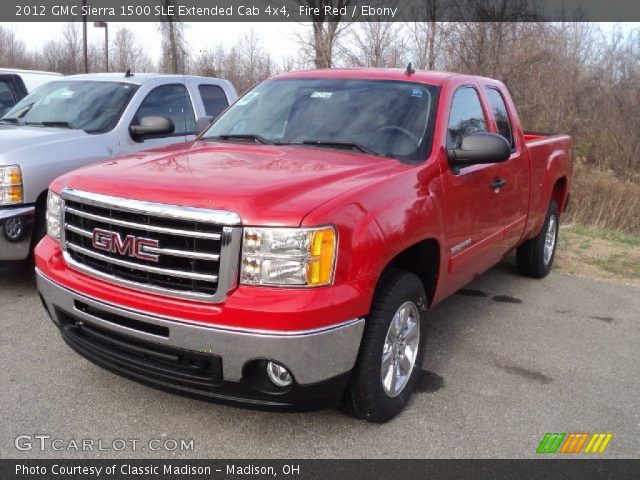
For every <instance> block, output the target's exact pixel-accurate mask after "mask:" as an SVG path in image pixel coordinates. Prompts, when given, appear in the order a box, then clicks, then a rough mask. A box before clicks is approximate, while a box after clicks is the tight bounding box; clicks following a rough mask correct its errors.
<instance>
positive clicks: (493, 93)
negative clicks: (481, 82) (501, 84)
mask: <svg viewBox="0 0 640 480" xmlns="http://www.w3.org/2000/svg"><path fill="white" fill-rule="evenodd" d="M486 90H487V98H488V99H489V105H491V110H492V111H493V117H494V118H495V120H496V125H497V126H498V133H499V134H500V135H502V136H503V137H504V138H506V139H507V141H508V142H509V145H511V147H513V146H514V144H513V130H511V120H509V112H508V111H507V106H506V105H505V103H504V98H502V94H501V93H500V92H499V91H498V90H496V89H495V88H489V87H487V89H486Z"/></svg>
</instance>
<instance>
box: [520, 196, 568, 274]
mask: <svg viewBox="0 0 640 480" xmlns="http://www.w3.org/2000/svg"><path fill="white" fill-rule="evenodd" d="M559 218H560V216H559V214H558V204H557V203H556V202H555V201H553V200H552V201H551V203H550V204H549V209H548V210H547V216H546V218H545V221H544V224H543V225H542V228H541V229H540V233H538V235H537V236H536V237H534V238H532V239H530V240H527V241H526V242H525V243H523V244H522V245H520V246H519V247H518V250H517V251H516V262H517V264H518V271H519V272H520V273H521V274H522V275H525V276H527V277H533V278H544V277H546V276H547V275H548V274H549V272H550V271H551V266H552V265H553V259H554V258H555V255H556V246H557V244H558V231H559V230H560V228H559V226H560V222H559Z"/></svg>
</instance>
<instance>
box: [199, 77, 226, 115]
mask: <svg viewBox="0 0 640 480" xmlns="http://www.w3.org/2000/svg"><path fill="white" fill-rule="evenodd" d="M198 91H199V92H200V96H201V97H202V103H204V111H205V113H206V114H207V115H209V116H212V117H217V116H218V115H220V114H221V113H222V111H223V110H224V109H225V108H227V107H228V106H229V101H228V100H227V96H226V95H225V93H224V90H222V88H220V87H218V86H217V85H198Z"/></svg>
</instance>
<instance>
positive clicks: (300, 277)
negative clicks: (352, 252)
mask: <svg viewBox="0 0 640 480" xmlns="http://www.w3.org/2000/svg"><path fill="white" fill-rule="evenodd" d="M336 245H337V241H336V231H335V229H334V228H333V227H320V228H245V230H244V234H243V238H242V270H241V272H240V282H241V283H244V284H248V285H281V286H310V287H317V286H321V285H328V284H330V283H331V282H332V281H333V273H334V269H335V258H336Z"/></svg>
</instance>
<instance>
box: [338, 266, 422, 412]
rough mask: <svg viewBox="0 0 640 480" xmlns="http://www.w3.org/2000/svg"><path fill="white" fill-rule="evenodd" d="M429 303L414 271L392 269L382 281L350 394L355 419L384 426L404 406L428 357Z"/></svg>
mask: <svg viewBox="0 0 640 480" xmlns="http://www.w3.org/2000/svg"><path fill="white" fill-rule="evenodd" d="M426 302H427V297H426V294H425V291H424V286H423V285H422V282H421V281H420V279H419V278H418V277H417V276H416V275H414V274H412V273H408V272H404V271H400V270H392V271H390V272H388V273H387V274H385V276H384V277H383V279H382V280H381V282H380V286H379V287H378V290H377V292H376V295H375V298H374V301H373V306H372V309H371V313H370V314H369V316H368V317H367V319H366V326H365V331H364V334H363V338H362V344H361V346H360V353H359V355H358V361H357V364H356V367H355V369H354V372H353V374H352V378H351V383H350V386H349V391H348V392H347V396H346V403H347V407H348V409H349V411H350V412H351V413H352V414H353V415H354V416H356V417H358V418H362V419H365V420H367V421H370V422H386V421H387V420H390V419H391V418H393V417H394V416H396V415H397V414H398V413H400V412H401V411H402V410H403V409H404V407H405V406H406V404H407V402H408V401H409V399H410V398H411V394H412V393H413V391H414V389H415V386H416V382H417V380H418V377H419V374H420V368H421V365H422V360H423V358H424V353H425V342H426V331H425V323H426Z"/></svg>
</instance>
